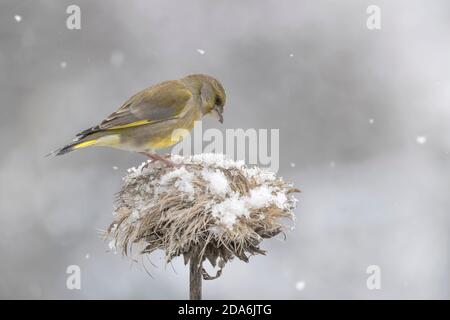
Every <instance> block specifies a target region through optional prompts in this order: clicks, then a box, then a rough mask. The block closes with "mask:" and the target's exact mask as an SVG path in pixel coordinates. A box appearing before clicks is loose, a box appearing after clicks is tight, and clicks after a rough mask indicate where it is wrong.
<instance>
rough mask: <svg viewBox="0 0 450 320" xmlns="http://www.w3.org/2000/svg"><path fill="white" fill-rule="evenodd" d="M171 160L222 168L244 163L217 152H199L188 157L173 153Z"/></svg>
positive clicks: (238, 166) (239, 167)
mask: <svg viewBox="0 0 450 320" xmlns="http://www.w3.org/2000/svg"><path fill="white" fill-rule="evenodd" d="M171 160H172V161H173V162H174V163H195V164H202V165H207V166H212V167H222V168H224V169H230V168H237V169H241V168H242V167H244V165H245V163H244V161H234V160H231V159H228V158H227V157H226V156H225V155H223V154H217V153H201V154H195V155H192V156H188V157H182V156H180V155H176V154H174V155H172V156H171Z"/></svg>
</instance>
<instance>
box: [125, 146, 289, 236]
mask: <svg viewBox="0 0 450 320" xmlns="http://www.w3.org/2000/svg"><path fill="white" fill-rule="evenodd" d="M170 160H171V161H172V162H174V163H175V164H177V167H176V168H173V169H171V170H170V171H168V172H166V173H165V174H163V175H162V176H161V177H159V178H156V179H151V180H150V183H149V184H146V185H145V186H142V187H141V190H140V191H139V192H137V193H136V199H135V201H136V207H137V208H139V209H138V210H139V211H140V212H144V211H145V209H146V208H148V207H150V206H152V205H153V204H152V203H148V201H147V202H144V201H142V203H139V199H140V198H141V197H142V195H141V192H144V193H150V192H152V191H151V190H154V193H155V195H159V194H162V193H164V192H167V191H169V190H170V188H173V187H175V188H176V189H178V190H179V191H181V192H184V193H186V194H188V195H189V197H190V198H191V199H194V197H195V195H196V191H198V190H199V189H198V188H196V187H195V185H194V179H195V181H204V184H205V186H206V187H207V188H208V191H209V192H211V193H214V194H216V195H218V196H220V197H221V198H222V199H220V198H216V200H215V201H211V202H209V203H208V204H206V205H205V209H206V210H208V211H210V212H211V214H212V215H213V216H214V217H215V218H217V219H218V224H217V227H218V229H217V230H214V231H213V233H214V234H219V233H220V232H222V231H223V230H224V229H223V228H232V227H233V225H234V223H235V222H236V220H237V219H238V218H241V217H248V216H249V215H250V212H252V211H254V210H255V209H256V210H258V209H261V208H267V207H269V206H272V205H275V206H277V207H278V208H280V209H281V210H292V207H295V204H296V199H295V197H293V196H289V195H287V194H286V192H287V189H286V188H290V187H292V185H286V184H284V185H285V186H286V187H275V186H274V185H277V182H276V180H277V179H281V178H278V177H277V176H276V175H275V173H273V172H271V171H268V170H266V169H261V168H259V167H256V166H255V167H246V166H245V164H244V162H243V161H233V160H230V159H228V158H226V156H224V155H222V154H213V153H209V154H197V155H193V156H187V157H182V156H179V155H171V158H170ZM148 162H149V161H145V162H143V163H142V164H141V165H140V166H138V167H137V168H136V167H132V168H130V169H128V173H129V174H128V175H127V176H126V177H125V178H124V180H125V182H126V183H133V180H134V179H135V178H138V177H139V176H140V175H141V174H145V173H148V172H150V173H151V171H152V170H154V169H153V168H152V166H147V167H146V168H144V166H146V165H147V164H148ZM191 164H195V165H200V166H201V167H203V169H202V170H201V171H200V172H199V173H195V172H194V171H193V172H191V171H188V170H189V165H191ZM223 169H228V170H231V171H230V172H231V174H233V171H232V170H239V172H240V173H241V174H243V175H244V176H245V177H246V178H247V179H250V180H252V184H256V187H253V189H251V190H249V193H248V195H241V194H239V193H238V192H234V191H233V190H232V189H231V185H230V183H229V181H228V178H227V176H226V175H225V174H224V172H223ZM196 174H198V175H199V176H198V177H197V176H196ZM199 178H200V179H201V180H198V179H199ZM262 218H264V216H262ZM132 219H134V220H135V219H139V216H138V214H132Z"/></svg>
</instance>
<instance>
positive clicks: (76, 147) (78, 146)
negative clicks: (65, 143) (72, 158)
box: [73, 140, 97, 150]
mask: <svg viewBox="0 0 450 320" xmlns="http://www.w3.org/2000/svg"><path fill="white" fill-rule="evenodd" d="M95 143H97V140H89V141H85V142H81V143H79V144H77V145H75V146H74V147H73V148H74V149H75V150H76V149H81V148H85V147H89V146H91V145H93V144H95Z"/></svg>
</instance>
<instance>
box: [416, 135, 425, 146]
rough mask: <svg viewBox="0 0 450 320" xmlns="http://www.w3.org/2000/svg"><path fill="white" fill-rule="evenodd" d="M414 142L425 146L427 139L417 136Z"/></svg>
mask: <svg viewBox="0 0 450 320" xmlns="http://www.w3.org/2000/svg"><path fill="white" fill-rule="evenodd" d="M416 142H417V143H418V144H425V143H426V142H427V137H426V136H417V137H416Z"/></svg>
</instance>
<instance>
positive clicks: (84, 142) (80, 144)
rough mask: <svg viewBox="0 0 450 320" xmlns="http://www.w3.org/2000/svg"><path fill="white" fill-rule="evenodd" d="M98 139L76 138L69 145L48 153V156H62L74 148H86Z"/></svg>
mask: <svg viewBox="0 0 450 320" xmlns="http://www.w3.org/2000/svg"><path fill="white" fill-rule="evenodd" d="M97 141H98V140H97V139H81V140H75V141H73V142H72V143H69V144H68V145H66V146H64V147H62V148H59V149H57V150H55V151H52V152H50V153H49V154H47V155H46V157H48V156H61V155H63V154H66V153H68V152H71V151H74V150H78V149H82V148H86V147H89V146H92V145H95V144H97Z"/></svg>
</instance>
